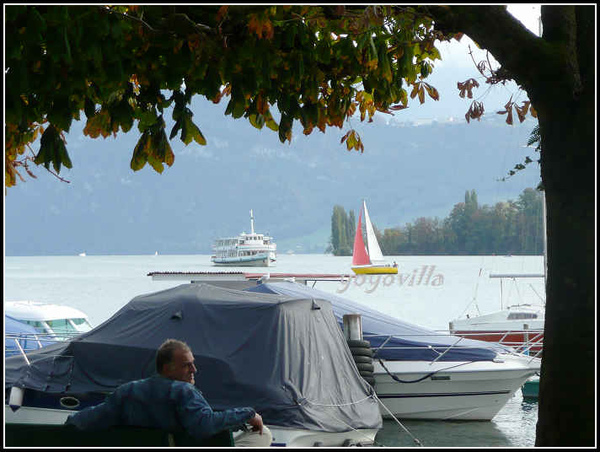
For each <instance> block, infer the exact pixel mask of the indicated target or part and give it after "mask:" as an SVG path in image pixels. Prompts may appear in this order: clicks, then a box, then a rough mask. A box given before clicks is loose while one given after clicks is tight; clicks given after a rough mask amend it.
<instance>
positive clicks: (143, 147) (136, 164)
mask: <svg viewBox="0 0 600 452" xmlns="http://www.w3.org/2000/svg"><path fill="white" fill-rule="evenodd" d="M149 143H150V131H146V132H144V133H142V136H141V137H140V139H139V140H138V142H137V144H136V146H135V149H134V150H133V156H132V157H131V163H130V165H129V166H130V167H131V169H132V170H133V171H139V170H141V169H142V168H143V167H144V166H145V165H146V162H147V161H148V146H149Z"/></svg>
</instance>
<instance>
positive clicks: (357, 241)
mask: <svg viewBox="0 0 600 452" xmlns="http://www.w3.org/2000/svg"><path fill="white" fill-rule="evenodd" d="M361 219H362V211H361V212H360V214H359V215H358V226H357V227H356V234H355V236H354V251H353V252H352V265H369V264H370V263H371V260H370V259H369V255H368V254H367V249H366V248H365V242H364V240H363V236H362V221H361Z"/></svg>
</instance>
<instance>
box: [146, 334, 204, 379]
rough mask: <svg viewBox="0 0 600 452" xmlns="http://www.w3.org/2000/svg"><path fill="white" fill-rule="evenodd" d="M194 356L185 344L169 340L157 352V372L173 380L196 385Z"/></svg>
mask: <svg viewBox="0 0 600 452" xmlns="http://www.w3.org/2000/svg"><path fill="white" fill-rule="evenodd" d="M196 370H197V369H196V366H195V365H194V355H193V354H192V350H191V349H190V347H188V345H187V344H186V343H185V342H181V341H178V340H176V339H167V340H166V341H165V342H164V343H163V344H162V345H161V346H160V347H159V349H158V351H157V352H156V371H157V372H158V373H159V374H161V375H162V376H163V377H167V378H170V379H172V380H179V381H186V382H188V383H191V384H194V382H195V378H194V374H195V373H196Z"/></svg>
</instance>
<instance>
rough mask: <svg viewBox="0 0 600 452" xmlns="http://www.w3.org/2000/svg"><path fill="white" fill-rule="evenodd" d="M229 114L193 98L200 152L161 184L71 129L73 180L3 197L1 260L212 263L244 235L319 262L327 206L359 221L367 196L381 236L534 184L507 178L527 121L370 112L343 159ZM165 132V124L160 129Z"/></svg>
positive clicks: (528, 177) (336, 142) (531, 169)
mask: <svg viewBox="0 0 600 452" xmlns="http://www.w3.org/2000/svg"><path fill="white" fill-rule="evenodd" d="M224 109H225V105H213V104H212V103H210V102H206V101H203V102H202V101H195V102H194V104H193V108H192V110H193V111H194V113H195V115H194V120H195V122H196V124H197V125H198V126H199V127H200V129H201V130H202V132H203V134H204V136H205V137H206V138H207V141H208V145H207V146H198V145H196V144H195V143H192V144H190V145H188V146H185V145H184V144H183V143H181V142H180V141H179V139H178V138H177V139H174V140H173V141H172V143H171V145H172V147H173V152H174V153H175V163H174V165H173V166H172V167H170V168H168V167H167V168H165V170H164V172H163V173H162V174H158V173H156V172H154V170H152V169H151V168H150V167H149V166H148V165H147V166H146V167H144V168H143V169H142V170H141V171H139V172H133V171H132V170H131V169H130V168H129V162H130V159H131V155H132V152H133V148H134V146H135V144H136V142H137V139H138V137H139V132H137V130H136V129H135V128H134V129H133V130H132V131H130V132H129V133H128V134H125V135H119V136H118V138H116V139H115V138H112V137H111V138H107V139H102V138H100V139H96V140H93V139H90V138H87V137H85V136H83V133H82V129H83V124H81V123H76V124H74V125H73V127H72V129H71V132H70V133H69V134H68V136H67V148H68V150H69V152H70V156H71V160H72V162H73V169H72V170H67V169H64V174H63V172H62V171H61V176H62V177H64V178H65V179H67V180H68V181H69V183H64V182H61V181H59V180H58V179H56V178H55V177H53V176H52V175H50V174H48V173H47V172H46V171H45V170H44V169H43V168H35V169H34V173H35V174H36V175H37V176H38V178H37V179H35V180H34V179H31V178H29V177H28V178H27V181H26V182H19V183H18V184H17V186H16V187H12V188H9V189H8V190H7V193H6V195H5V253H6V255H74V254H78V253H80V252H83V251H85V252H86V253H87V254H154V252H155V251H159V252H160V253H162V254H208V253H210V252H211V245H212V243H213V241H214V239H215V238H217V237H219V236H230V235H237V234H239V233H240V232H242V231H246V232H248V231H249V229H250V218H249V211H250V209H253V211H254V217H255V229H256V231H257V232H263V233H269V234H270V235H272V236H273V237H274V239H275V242H276V243H278V250H279V252H286V251H287V250H294V251H296V252H323V251H324V249H325V248H326V246H327V242H328V240H329V234H330V220H331V214H332V209H333V206H334V205H335V204H340V205H343V206H344V207H345V208H346V210H350V209H353V210H355V211H357V210H358V208H359V206H360V202H361V200H362V199H363V198H365V199H367V201H368V204H369V212H370V213H371V217H372V221H373V222H374V224H375V225H376V226H377V227H378V228H379V229H383V228H385V227H392V226H400V225H404V224H405V223H407V222H411V221H413V220H414V219H416V218H417V217H434V216H437V217H440V218H444V217H446V216H447V215H448V214H449V213H450V211H451V209H452V207H453V206H454V205H455V204H456V203H458V202H461V201H462V200H463V199H464V193H465V192H466V191H467V190H472V189H474V190H475V191H476V192H477V195H478V198H479V203H480V204H494V203H496V202H498V201H505V200H508V199H516V198H517V197H518V195H519V194H520V193H521V192H522V191H523V189H525V188H527V187H535V186H536V185H537V184H538V183H539V180H540V176H539V166H538V165H537V164H531V165H529V166H528V167H527V169H526V170H524V171H521V172H519V173H518V174H517V175H515V176H513V177H511V178H509V179H508V180H507V181H505V182H501V181H499V180H500V179H501V178H503V177H505V176H506V175H507V173H508V171H509V170H511V169H512V168H513V167H514V166H515V164H517V163H521V162H523V160H524V158H525V156H527V155H529V156H531V157H532V158H533V157H534V155H533V154H534V152H533V150H532V149H530V148H525V144H526V143H527V139H528V137H529V134H530V132H531V130H532V129H533V126H534V123H532V122H531V121H526V122H525V123H523V124H518V125H513V126H508V125H506V124H505V123H504V119H505V117H504V116H500V115H495V114H491V115H486V116H484V118H483V119H482V120H481V121H472V122H471V123H470V124H467V123H466V122H465V120H464V118H462V117H461V118H460V119H457V120H445V121H441V120H429V121H426V120H421V121H419V122H415V121H400V120H397V119H396V118H395V117H392V116H387V115H382V114H379V115H378V116H376V119H375V120H374V121H373V122H372V123H361V122H360V121H359V120H356V121H355V122H354V123H353V124H352V126H353V127H354V128H355V129H356V130H357V131H358V132H359V133H360V135H361V137H362V140H363V142H364V145H365V151H364V153H360V152H356V151H347V150H346V148H345V145H344V144H341V143H340V138H341V137H342V136H343V134H344V133H345V131H346V130H339V129H330V130H328V131H327V132H326V133H325V134H323V133H320V132H318V131H316V132H313V133H312V135H310V136H304V135H303V134H302V132H301V130H299V129H298V130H296V131H295V134H294V138H293V141H292V143H291V144H288V143H286V144H281V143H280V142H279V140H278V137H277V134H276V133H274V132H272V131H271V130H269V129H267V128H265V129H263V130H261V131H259V130H256V129H254V128H253V127H252V126H251V125H249V124H248V123H247V121H246V120H244V119H241V120H233V119H231V118H230V117H225V116H224V114H223V112H224ZM168 132H170V127H169V128H168Z"/></svg>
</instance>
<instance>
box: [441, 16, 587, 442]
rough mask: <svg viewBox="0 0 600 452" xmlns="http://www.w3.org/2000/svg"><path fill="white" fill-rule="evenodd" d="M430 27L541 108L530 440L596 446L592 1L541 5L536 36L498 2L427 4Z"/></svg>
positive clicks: (539, 111)
mask: <svg viewBox="0 0 600 452" xmlns="http://www.w3.org/2000/svg"><path fill="white" fill-rule="evenodd" d="M430 12H431V13H432V14H433V16H434V17H435V19H436V28H438V29H440V30H442V31H445V32H449V31H453V32H458V31H460V32H464V33H465V34H467V35H468V36H469V37H470V38H472V39H474V40H475V41H476V42H477V43H478V44H479V45H480V46H481V47H483V48H485V49H487V50H489V51H490V52H491V53H492V54H493V55H494V57H495V58H496V60H497V61H498V62H500V64H501V65H502V69H503V71H504V73H505V74H508V75H510V76H511V77H512V78H514V80H515V81H516V82H517V83H518V84H519V85H520V86H522V87H523V88H524V89H525V90H526V91H527V94H528V96H529V99H530V100H531V102H532V105H533V106H534V107H535V109H536V110H537V112H538V119H539V125H540V135H541V149H542V151H541V173H542V183H543V185H544V188H545V191H546V205H547V215H546V216H547V238H548V275H547V276H548V277H547V284H546V324H545V333H544V352H543V359H542V372H541V377H540V394H539V416H538V425H537V432H536V442H535V445H536V446H571V447H573V446H594V445H595V441H596V409H595V402H596V391H595V387H596V378H595V375H596V367H595V365H596V362H595V359H596V337H595V336H596V334H595V333H596V332H595V323H596V310H595V280H596V274H595V249H596V248H595V246H596V241H595V233H596V229H595V208H596V202H595V198H596V196H595V195H596V192H595V169H596V164H595V158H596V145H595V127H596V116H595V100H596V91H595V82H596V74H595V61H596V60H595V48H596V41H595V33H594V30H595V25H596V24H595V17H596V11H595V8H594V6H550V5H548V6H542V25H543V29H544V31H543V37H542V39H540V38H538V37H536V36H534V35H533V34H532V33H530V32H528V31H527V30H526V29H525V28H524V27H523V26H521V25H520V24H519V22H518V21H516V20H515V19H514V18H512V17H511V16H510V15H509V14H508V13H507V12H506V11H505V10H504V8H502V7H501V6H481V7H477V6H474V7H431V9H430Z"/></svg>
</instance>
